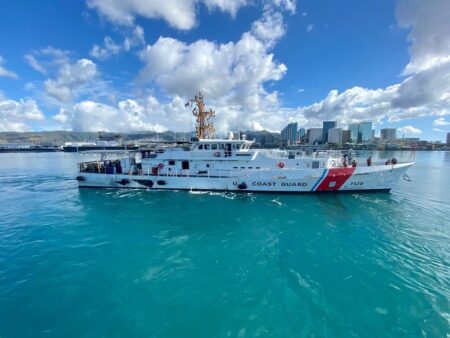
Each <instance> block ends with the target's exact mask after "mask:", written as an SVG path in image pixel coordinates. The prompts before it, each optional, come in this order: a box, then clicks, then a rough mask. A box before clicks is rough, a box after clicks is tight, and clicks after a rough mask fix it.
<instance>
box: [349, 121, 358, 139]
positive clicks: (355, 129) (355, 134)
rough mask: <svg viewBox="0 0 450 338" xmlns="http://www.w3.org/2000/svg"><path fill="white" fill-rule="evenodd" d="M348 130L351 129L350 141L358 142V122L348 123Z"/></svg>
mask: <svg viewBox="0 0 450 338" xmlns="http://www.w3.org/2000/svg"><path fill="white" fill-rule="evenodd" d="M348 130H349V131H350V142H358V130H359V125H358V123H350V124H349V125H348Z"/></svg>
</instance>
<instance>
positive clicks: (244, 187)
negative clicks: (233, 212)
mask: <svg viewBox="0 0 450 338" xmlns="http://www.w3.org/2000/svg"><path fill="white" fill-rule="evenodd" d="M237 187H238V189H240V190H245V189H247V188H248V186H247V183H245V182H242V183H239V184H238V186H237Z"/></svg>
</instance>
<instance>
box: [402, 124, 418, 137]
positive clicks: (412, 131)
mask: <svg viewBox="0 0 450 338" xmlns="http://www.w3.org/2000/svg"><path fill="white" fill-rule="evenodd" d="M397 133H399V134H400V135H402V136H403V135H405V136H411V135H420V134H422V130H420V129H419V128H416V127H413V126H404V127H401V128H398V129H397Z"/></svg>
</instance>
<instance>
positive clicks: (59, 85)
mask: <svg viewBox="0 0 450 338" xmlns="http://www.w3.org/2000/svg"><path fill="white" fill-rule="evenodd" d="M97 75H98V71H97V66H96V64H95V63H94V62H92V61H91V60H88V59H80V60H78V61H76V62H75V63H66V64H63V65H62V66H61V68H59V71H58V76H57V77H56V79H47V80H46V81H45V82H44V88H45V91H46V92H47V94H48V95H49V96H51V97H53V98H55V99H56V100H58V101H61V102H69V101H71V100H72V99H73V98H74V96H75V95H76V91H77V90H78V88H79V87H80V86H82V85H84V84H85V83H88V82H89V81H92V80H93V79H95V78H96V76H97Z"/></svg>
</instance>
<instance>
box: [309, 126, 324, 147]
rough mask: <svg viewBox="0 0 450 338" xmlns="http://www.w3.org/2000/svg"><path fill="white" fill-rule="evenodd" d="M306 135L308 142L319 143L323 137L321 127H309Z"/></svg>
mask: <svg viewBox="0 0 450 338" xmlns="http://www.w3.org/2000/svg"><path fill="white" fill-rule="evenodd" d="M306 135H307V136H306V137H307V139H308V143H309V144H316V143H320V142H322V139H323V130H322V128H309V129H308V131H307V133H306Z"/></svg>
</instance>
